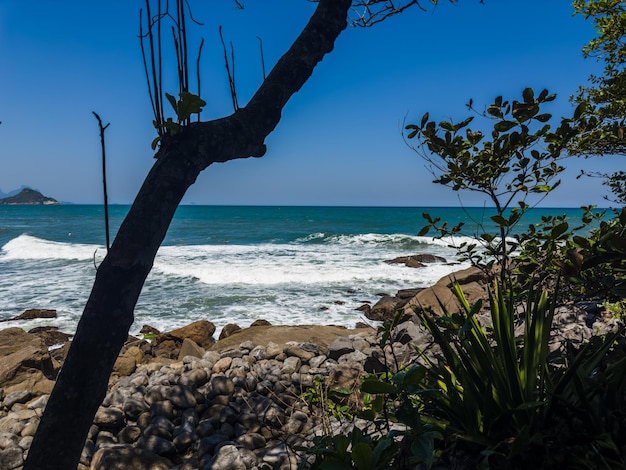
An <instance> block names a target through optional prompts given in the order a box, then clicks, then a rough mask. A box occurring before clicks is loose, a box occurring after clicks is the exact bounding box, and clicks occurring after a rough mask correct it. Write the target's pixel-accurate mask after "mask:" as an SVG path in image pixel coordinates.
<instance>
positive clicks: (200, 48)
mask: <svg viewBox="0 0 626 470" xmlns="http://www.w3.org/2000/svg"><path fill="white" fill-rule="evenodd" d="M202 46H204V38H202V40H201V41H200V47H198V58H197V59H196V75H197V79H198V96H202V93H201V91H202V90H201V89H200V58H201V56H202ZM201 112H202V111H200V113H201ZM200 113H198V122H200Z"/></svg>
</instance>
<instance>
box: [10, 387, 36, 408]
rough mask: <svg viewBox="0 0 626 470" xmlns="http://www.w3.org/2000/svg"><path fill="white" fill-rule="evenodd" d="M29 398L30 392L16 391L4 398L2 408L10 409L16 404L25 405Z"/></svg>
mask: <svg viewBox="0 0 626 470" xmlns="http://www.w3.org/2000/svg"><path fill="white" fill-rule="evenodd" d="M31 396H32V393H31V392H30V390H17V391H15V392H11V393H9V394H8V395H7V396H6V397H4V406H6V407H7V408H11V407H13V405H15V404H16V403H22V404H23V403H26V402H27V401H28V400H29V399H30V397H31Z"/></svg>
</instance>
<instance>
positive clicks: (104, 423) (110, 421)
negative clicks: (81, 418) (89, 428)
mask: <svg viewBox="0 0 626 470" xmlns="http://www.w3.org/2000/svg"><path fill="white" fill-rule="evenodd" d="M93 422H94V424H95V425H97V426H99V427H101V428H105V429H121V428H122V427H123V426H124V412H123V411H122V410H120V409H118V408H105V407H102V406H101V407H100V408H98V411H97V412H96V415H95V416H94V419H93Z"/></svg>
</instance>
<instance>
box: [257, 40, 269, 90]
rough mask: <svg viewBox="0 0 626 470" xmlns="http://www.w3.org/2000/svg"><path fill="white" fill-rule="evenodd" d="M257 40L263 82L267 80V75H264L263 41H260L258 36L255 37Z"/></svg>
mask: <svg viewBox="0 0 626 470" xmlns="http://www.w3.org/2000/svg"><path fill="white" fill-rule="evenodd" d="M256 38H257V39H258V40H259V49H260V50H261V68H262V70H263V80H265V79H266V78H267V75H265V56H264V55H263V39H261V38H260V37H259V36H257V37H256Z"/></svg>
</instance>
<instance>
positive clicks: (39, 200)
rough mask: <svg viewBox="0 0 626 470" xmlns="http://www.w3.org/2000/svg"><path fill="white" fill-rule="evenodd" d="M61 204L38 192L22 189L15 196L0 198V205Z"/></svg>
mask: <svg viewBox="0 0 626 470" xmlns="http://www.w3.org/2000/svg"><path fill="white" fill-rule="evenodd" d="M58 204H61V203H60V202H59V201H57V200H56V199H54V198H51V197H47V196H44V195H43V194H41V193H40V192H39V191H36V190H34V189H30V188H23V189H22V190H21V191H19V192H18V193H17V194H15V195H13V196H9V197H4V198H0V205H58Z"/></svg>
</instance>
